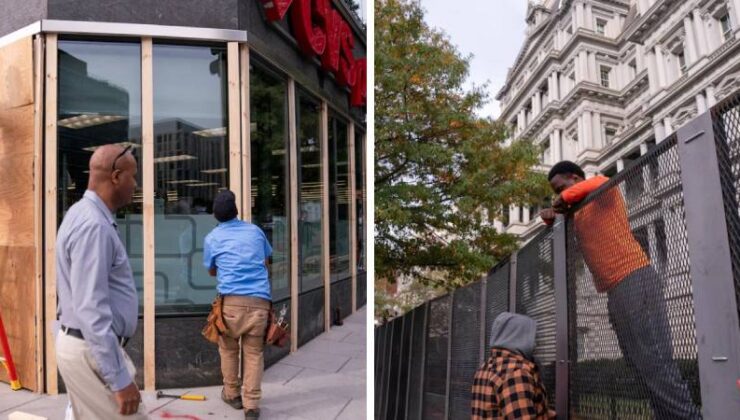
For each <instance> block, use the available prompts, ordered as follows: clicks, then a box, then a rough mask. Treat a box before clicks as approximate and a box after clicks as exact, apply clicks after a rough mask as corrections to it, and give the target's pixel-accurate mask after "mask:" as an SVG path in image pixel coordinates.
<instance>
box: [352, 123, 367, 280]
mask: <svg viewBox="0 0 740 420" xmlns="http://www.w3.org/2000/svg"><path fill="white" fill-rule="evenodd" d="M355 193H356V200H357V206H356V210H357V219H356V223H357V238H356V242H357V250H356V252H357V273H364V272H365V270H366V268H365V134H364V133H362V132H361V131H359V130H355Z"/></svg>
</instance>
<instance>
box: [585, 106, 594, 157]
mask: <svg viewBox="0 0 740 420" xmlns="http://www.w3.org/2000/svg"><path fill="white" fill-rule="evenodd" d="M593 133H594V129H593V119H592V118H591V111H583V134H584V138H583V140H584V141H583V144H584V145H585V146H586V147H587V148H589V149H591V148H593V147H594V136H593Z"/></svg>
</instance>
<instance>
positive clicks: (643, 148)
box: [640, 143, 648, 156]
mask: <svg viewBox="0 0 740 420" xmlns="http://www.w3.org/2000/svg"><path fill="white" fill-rule="evenodd" d="M647 152H648V145H647V143H640V156H644V155H645V153H647Z"/></svg>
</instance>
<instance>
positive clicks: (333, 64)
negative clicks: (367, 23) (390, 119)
mask: <svg viewBox="0 0 740 420" xmlns="http://www.w3.org/2000/svg"><path fill="white" fill-rule="evenodd" d="M260 1H261V2H262V5H263V6H264V8H265V15H266V16H267V20H269V21H270V22H274V21H278V20H282V19H283V17H284V16H285V14H286V13H287V12H288V10H289V9H290V23H291V26H292V27H293V36H295V38H296V40H297V41H298V46H299V47H300V49H301V51H302V52H303V53H304V54H306V55H307V56H309V57H312V56H318V57H319V58H320V60H321V68H322V69H324V71H326V72H329V73H333V74H334V76H335V78H336V80H337V83H338V84H339V86H346V87H348V88H349V89H350V104H351V105H352V106H358V107H359V106H364V105H365V104H366V101H367V60H366V59H365V58H364V57H363V58H355V56H354V55H352V48H353V47H354V45H355V38H354V35H353V34H352V29H351V28H350V26H349V23H347V21H346V20H344V18H343V17H342V15H341V14H339V12H337V11H336V10H335V9H334V8H332V7H331V0H260ZM291 5H292V7H291Z"/></svg>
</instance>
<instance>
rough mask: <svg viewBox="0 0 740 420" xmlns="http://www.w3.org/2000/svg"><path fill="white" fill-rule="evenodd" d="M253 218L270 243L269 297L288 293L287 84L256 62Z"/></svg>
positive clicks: (252, 72)
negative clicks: (270, 287)
mask: <svg viewBox="0 0 740 420" xmlns="http://www.w3.org/2000/svg"><path fill="white" fill-rule="evenodd" d="M249 94H250V104H251V108H250V121H251V127H250V130H251V164H252V165H251V169H252V175H251V176H252V203H251V206H252V223H254V224H256V225H257V226H259V227H260V228H262V230H263V231H264V232H265V234H266V235H267V239H268V240H269V241H270V244H272V268H271V270H270V278H271V282H272V300H273V301H274V302H278V301H280V300H282V299H283V298H286V297H288V296H290V230H289V226H290V223H289V222H290V219H289V217H288V204H287V203H288V179H289V178H288V165H287V162H288V154H287V153H286V151H287V149H288V136H287V129H286V128H287V127H286V121H287V118H286V113H287V102H286V95H287V89H286V83H285V81H284V80H282V79H280V78H279V77H277V76H275V75H273V74H272V73H271V72H269V71H268V70H266V69H263V68H262V67H260V66H250V71H249Z"/></svg>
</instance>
